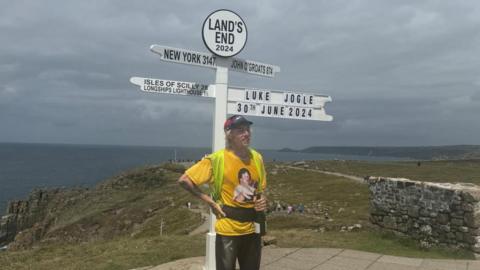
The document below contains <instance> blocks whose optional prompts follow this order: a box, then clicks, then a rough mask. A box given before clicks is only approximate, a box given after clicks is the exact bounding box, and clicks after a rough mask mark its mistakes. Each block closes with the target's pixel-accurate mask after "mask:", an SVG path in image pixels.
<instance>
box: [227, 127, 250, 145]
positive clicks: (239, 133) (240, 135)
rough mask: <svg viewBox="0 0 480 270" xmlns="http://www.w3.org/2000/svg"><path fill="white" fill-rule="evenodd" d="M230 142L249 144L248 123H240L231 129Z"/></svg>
mask: <svg viewBox="0 0 480 270" xmlns="http://www.w3.org/2000/svg"><path fill="white" fill-rule="evenodd" d="M231 134H232V143H233V144H235V145H236V146H243V147H248V146H249V145H250V135H251V133H250V125H241V126H238V127H235V128H232V130H231Z"/></svg>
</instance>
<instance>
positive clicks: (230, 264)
mask: <svg viewBox="0 0 480 270" xmlns="http://www.w3.org/2000/svg"><path fill="white" fill-rule="evenodd" d="M238 238H239V236H224V235H219V234H218V233H217V237H216V239H215V262H216V270H234V269H235V262H236V260H237V253H238V240H239V239H238Z"/></svg>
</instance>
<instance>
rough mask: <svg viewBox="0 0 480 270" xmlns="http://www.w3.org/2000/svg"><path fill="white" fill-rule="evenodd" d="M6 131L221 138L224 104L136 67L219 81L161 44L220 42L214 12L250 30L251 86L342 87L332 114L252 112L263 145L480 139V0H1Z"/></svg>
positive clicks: (1, 123)
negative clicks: (216, 106)
mask: <svg viewBox="0 0 480 270" xmlns="http://www.w3.org/2000/svg"><path fill="white" fill-rule="evenodd" d="M0 4H1V5H0V6H1V9H0V142H42V143H76V144H115V145H159V146H206V147H209V146H211V136H212V128H211V125H212V113H213V103H212V102H211V101H209V100H207V99H202V98H196V97H184V96H169V95H160V94H150V93H144V92H141V91H139V88H138V87H137V86H135V85H132V84H131V83H130V82H129V78H130V77H131V76H140V77H152V78H159V79H171V80H179V81H192V82H199V83H205V84H212V83H214V80H215V72H214V70H212V69H206V68H202V67H195V66H188V65H180V64H173V63H168V62H162V61H160V60H159V57H158V56H157V55H155V54H153V53H152V52H150V51H149V46H150V45H151V44H161V45H166V46H171V47H177V48H184V49H190V50H194V51H200V52H208V50H207V48H206V47H205V45H204V44H203V41H202V37H201V28H202V24H203V21H204V20H205V18H206V17H207V16H208V15H209V14H210V13H211V12H212V11H214V10H217V9H222V8H226V9H230V10H233V11H235V12H236V13H238V14H239V15H240V16H241V17H242V18H243V20H244V21H245V23H246V25H247V28H248V41H247V44H246V46H245V48H244V50H243V51H242V52H241V53H240V54H239V55H238V57H240V58H244V59H250V60H255V61H259V62H264V63H269V64H275V65H277V66H280V67H281V72H280V73H278V74H277V75H276V77H275V78H264V77H258V76H252V75H247V74H243V73H236V72H230V77H229V82H230V83H231V84H233V85H239V86H246V87H262V88H266V89H280V90H294V91H297V92H302V91H305V92H314V93H318V94H324V95H329V96H331V97H332V99H333V102H331V103H327V106H326V111H327V113H328V114H330V115H332V116H333V117H334V121H333V122H317V121H304V120H284V119H272V118H260V117H251V119H250V120H252V121H253V122H254V134H253V136H254V139H253V145H254V146H255V147H258V148H264V149H265V148H274V149H275V148H282V147H291V148H297V149H299V148H304V147H308V146H317V145H324V146H337V145H359V146H410V145H450V144H480V120H479V116H480V76H479V75H480V2H479V1H475V0H471V1H417V0H415V1H383V0H378V1H366V0H361V1H352V0H348V1H347V0H346V1H330V0H329V1H277V0H275V1H274V0H271V1H194V0H191V1H179V0H175V1H99V0H95V1H65V0H62V1H60V0H58V1H34V0H32V1H20V0H19V1H4V0H0Z"/></svg>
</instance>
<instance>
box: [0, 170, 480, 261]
mask: <svg viewBox="0 0 480 270" xmlns="http://www.w3.org/2000/svg"><path fill="white" fill-rule="evenodd" d="M309 165H310V167H311V168H319V169H324V170H328V171H337V172H342V173H347V174H353V175H358V176H365V175H377V176H379V175H382V176H391V177H407V178H411V179H416V180H427V181H434V180H437V181H452V180H457V181H460V180H461V179H463V180H468V181H467V182H471V183H479V182H480V180H479V176H480V166H479V165H480V161H433V162H422V164H421V166H417V164H416V162H374V163H368V162H360V161H317V162H309ZM281 166H282V165H281V164H280V163H275V164H267V171H268V172H269V177H268V189H267V195H268V198H269V201H270V202H275V201H278V202H280V203H282V204H291V205H298V204H300V203H301V204H303V205H304V206H305V213H303V214H299V213H294V214H291V215H287V214H286V213H284V212H281V213H270V214H269V215H268V230H269V234H270V235H272V236H274V237H276V238H277V243H278V246H280V247H331V248H345V249H355V250H362V251H369V252H378V253H381V254H388V255H394V256H406V257H420V258H437V259H473V254H472V253H470V252H468V251H462V250H452V249H447V248H431V249H428V250H425V249H422V248H420V247H419V245H418V244H417V242H415V241H414V240H411V239H409V238H405V237H401V236H397V235H394V234H392V233H388V232H384V231H381V230H379V229H378V228H377V227H375V226H373V225H372V224H370V222H369V212H368V209H369V193H368V189H367V186H366V185H365V184H362V183H357V182H355V181H352V180H347V179H344V178H342V177H337V176H332V175H326V174H322V173H318V172H311V171H303V170H294V169H285V168H282V167H281ZM158 168H159V167H153V168H152V167H147V168H140V169H137V170H134V171H132V172H129V173H125V174H122V175H119V176H116V177H114V178H112V179H111V180H109V181H107V182H106V183H104V184H103V185H102V186H101V187H100V188H98V189H93V190H90V191H88V192H87V193H78V192H77V193H69V194H70V195H69V196H70V197H69V198H62V200H66V201H69V203H66V204H64V205H62V207H60V208H59V209H57V210H56V212H55V217H56V223H55V226H54V227H52V228H50V231H49V232H48V233H47V236H48V237H50V238H51V239H56V238H55V237H58V239H61V240H62V239H63V238H62V237H59V235H74V236H76V237H77V238H78V239H77V240H78V241H72V242H69V241H63V240H62V241H53V240H52V241H46V242H42V243H39V244H37V245H36V246H34V247H33V248H32V249H28V250H23V251H7V252H0V265H1V266H2V269H21V270H22V269H39V270H43V269H49V270H50V269H53V270H55V269H62V270H63V269H89V270H93V269H132V268H138V267H143V266H149V265H158V264H162V263H165V262H169V261H172V260H176V259H181V258H186V257H194V256H202V255H204V252H205V236H204V235H197V236H188V235H187V233H188V232H189V231H191V230H193V229H194V228H196V227H197V226H199V225H200V224H201V223H202V219H201V216H200V214H198V213H193V212H191V211H189V210H187V209H186V207H184V205H185V204H186V202H187V201H192V202H194V206H196V205H197V204H200V202H198V201H196V200H195V199H194V198H192V197H191V195H190V194H189V193H188V192H186V191H183V190H181V189H180V187H179V186H178V185H177V184H176V179H178V177H179V176H180V173H182V170H181V168H177V167H172V168H170V169H171V170H166V171H165V170H159V169H158ZM272 171H277V174H274V173H272ZM452 182H456V181H452ZM57 206H58V205H57ZM50 207H55V205H50ZM326 217H328V218H326ZM162 223H163V235H160V227H161V226H162ZM354 224H360V225H361V228H360V229H359V230H357V231H351V232H341V229H342V227H348V226H352V225H354ZM89 226H100V229H99V231H102V230H110V231H106V232H103V233H102V234H101V235H95V234H92V235H87V236H85V235H84V233H82V232H81V230H79V228H82V229H86V230H87V232H89V228H91V227H89ZM90 233H92V232H91V231H90ZM82 237H83V238H82Z"/></svg>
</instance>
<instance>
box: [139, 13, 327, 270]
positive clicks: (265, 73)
mask: <svg viewBox="0 0 480 270" xmlns="http://www.w3.org/2000/svg"><path fill="white" fill-rule="evenodd" d="M202 36H203V41H204V43H205V45H206V47H207V48H208V49H209V50H210V51H211V52H212V53H213V54H212V53H203V52H195V51H191V50H185V49H179V48H172V47H167V46H161V45H152V46H150V50H151V51H152V52H154V53H156V54H158V55H159V56H160V60H162V61H166V62H173V63H179V64H187V65H195V66H200V67H207V68H214V69H216V74H215V85H209V86H207V85H204V84H199V83H194V82H182V81H172V80H164V79H153V78H143V77H132V78H130V82H131V83H133V84H135V85H137V86H140V90H142V91H145V92H152V93H160V94H171V95H183V96H197V97H207V98H213V99H214V101H215V102H214V113H213V127H212V128H213V132H212V133H213V138H212V151H213V152H214V151H217V150H220V149H222V148H225V140H224V134H223V124H224V122H225V120H226V118H227V113H228V114H243V115H251V116H262V117H273V118H283V119H300V120H314V121H332V120H333V117H332V116H330V115H327V114H326V112H325V109H324V107H325V103H326V102H331V101H332V99H331V97H329V96H324V95H318V94H308V93H297V92H296V91H281V90H267V89H253V88H244V87H230V88H229V86H228V71H229V70H232V71H237V72H243V73H247V74H252V75H257V76H262V77H270V78H273V77H275V74H276V73H278V72H280V68H279V67H277V66H274V65H270V64H265V63H261V62H257V61H251V60H244V59H240V58H235V57H233V56H235V55H237V54H238V53H240V51H242V49H243V48H244V46H245V44H246V41H247V27H246V24H245V22H244V21H243V19H242V18H241V17H240V16H238V15H237V14H236V13H234V12H232V11H229V10H225V9H221V10H217V11H215V12H213V13H211V14H210V15H209V16H208V17H207V18H206V20H205V21H204V23H203V28H202ZM209 220H210V222H209V228H210V229H209V232H208V233H207V241H206V258H205V267H204V269H206V270H215V237H216V234H215V221H216V218H215V215H213V214H212V213H211V212H210V219H209Z"/></svg>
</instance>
